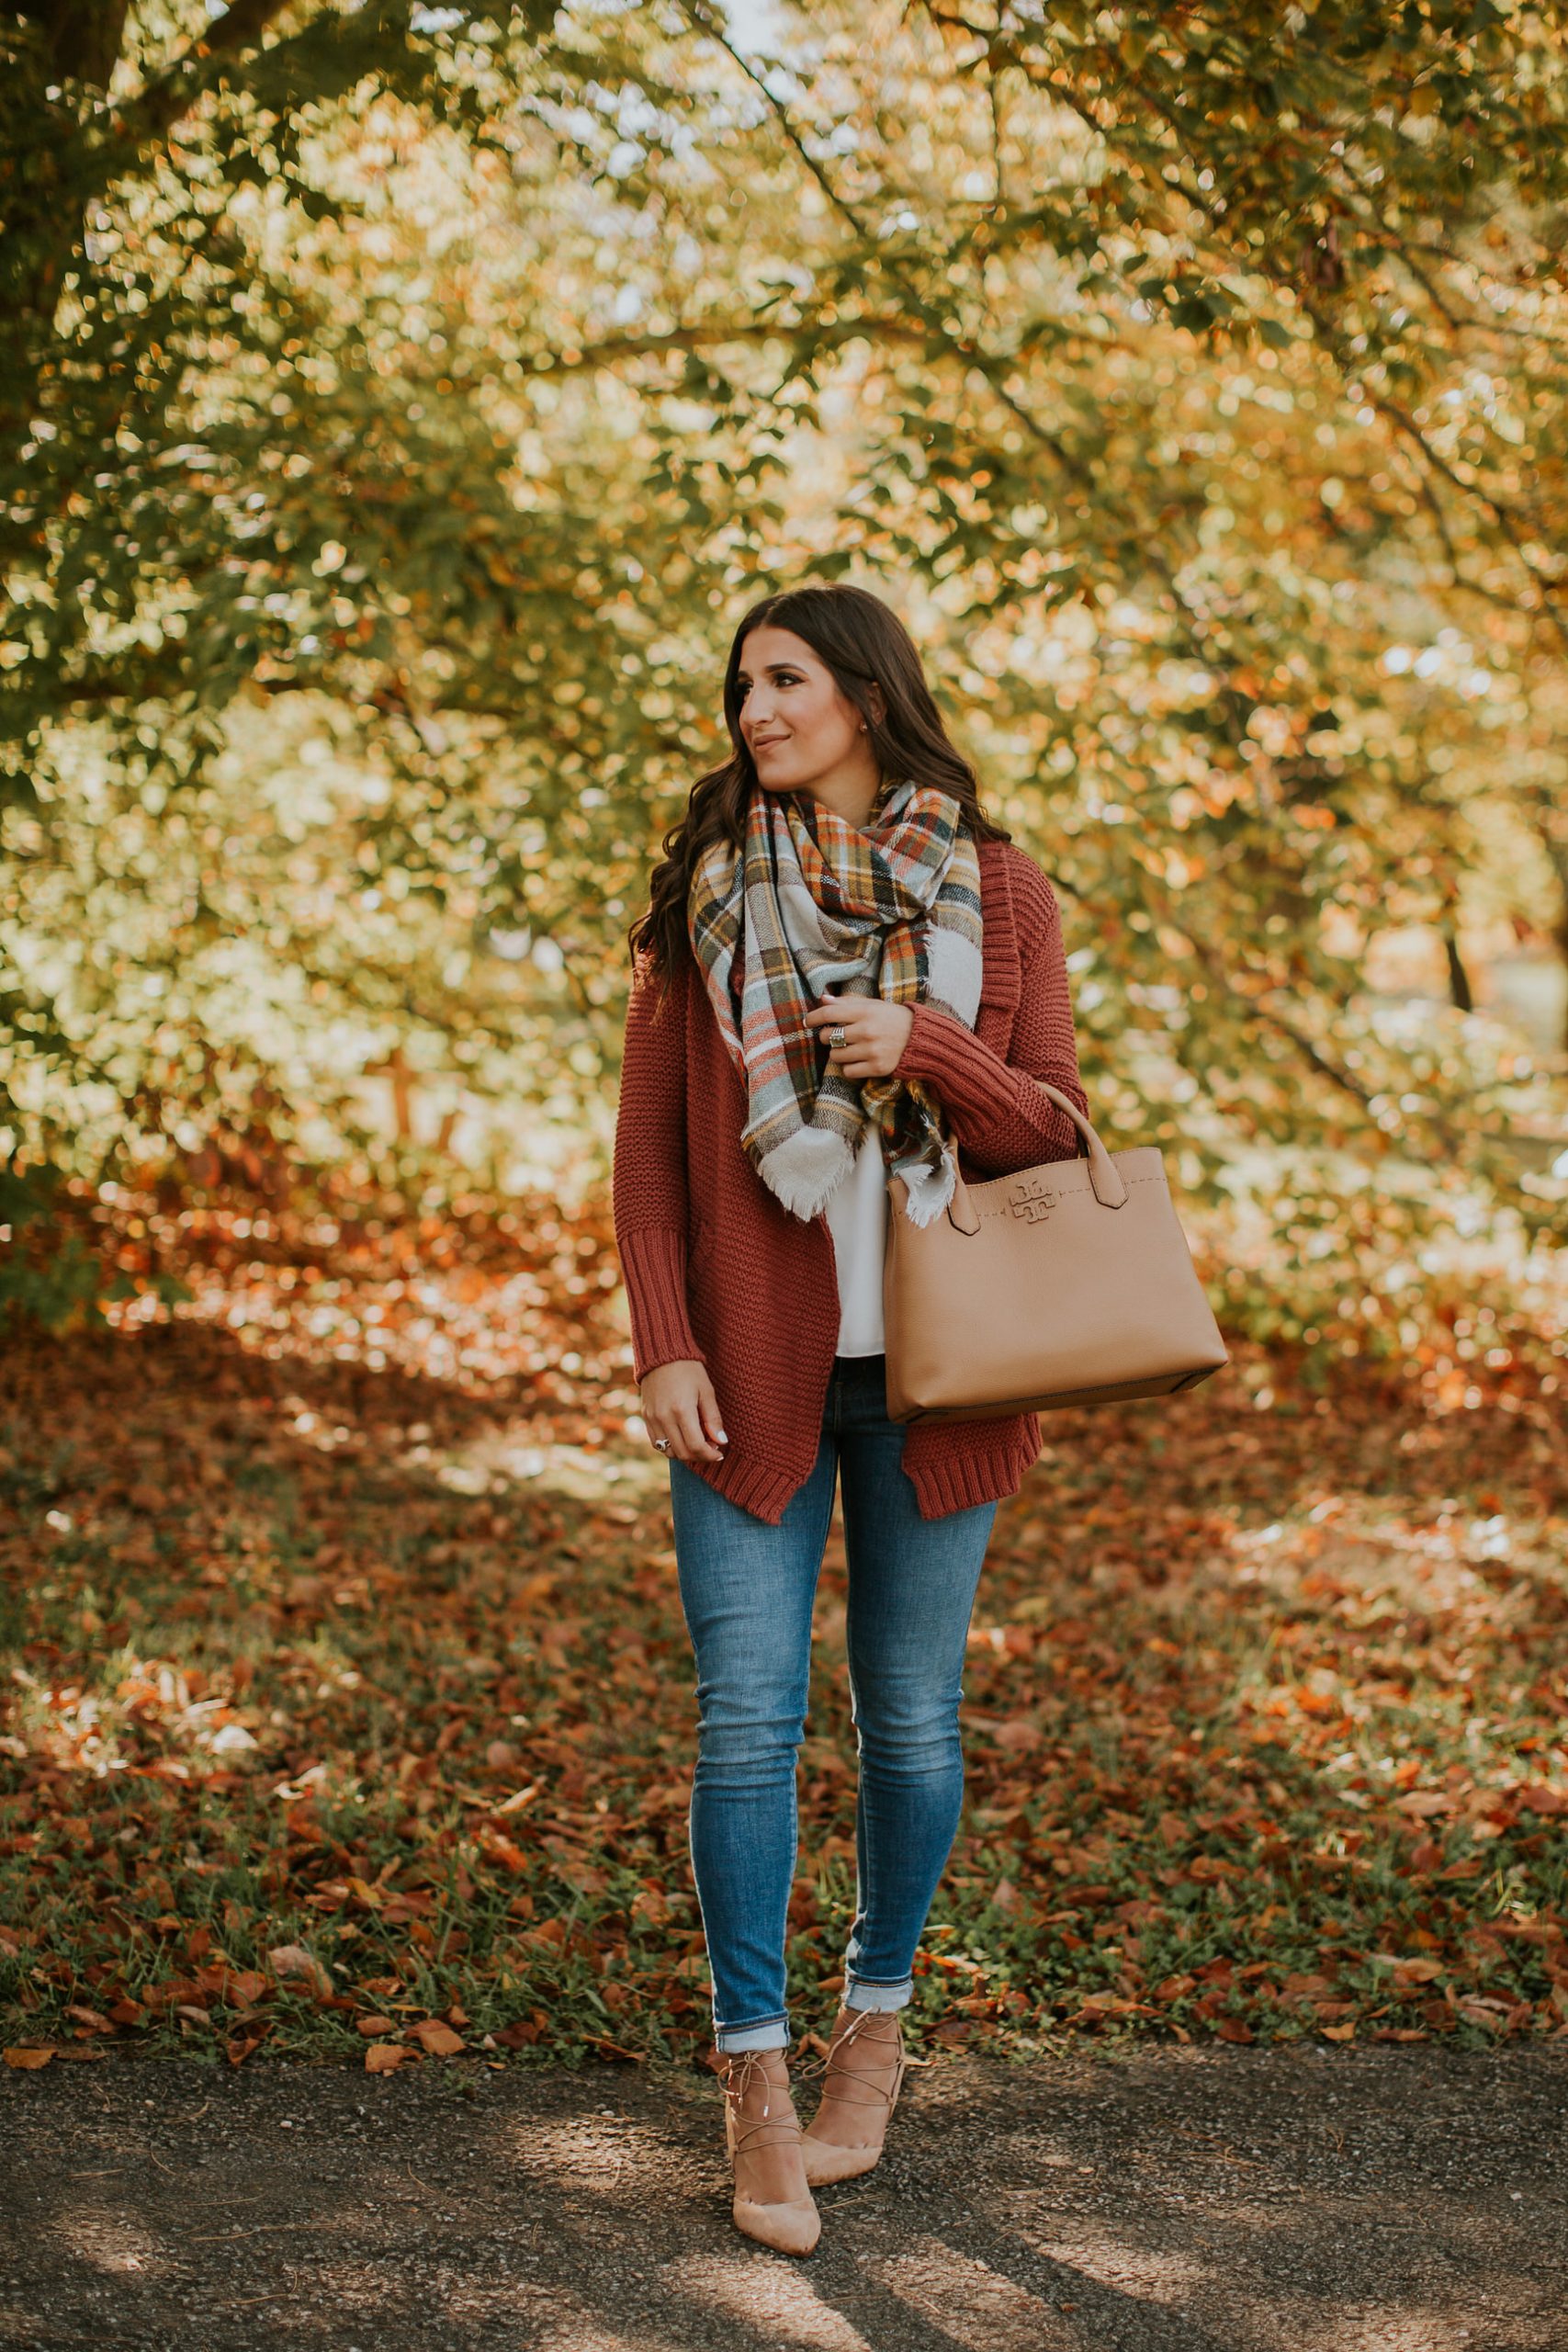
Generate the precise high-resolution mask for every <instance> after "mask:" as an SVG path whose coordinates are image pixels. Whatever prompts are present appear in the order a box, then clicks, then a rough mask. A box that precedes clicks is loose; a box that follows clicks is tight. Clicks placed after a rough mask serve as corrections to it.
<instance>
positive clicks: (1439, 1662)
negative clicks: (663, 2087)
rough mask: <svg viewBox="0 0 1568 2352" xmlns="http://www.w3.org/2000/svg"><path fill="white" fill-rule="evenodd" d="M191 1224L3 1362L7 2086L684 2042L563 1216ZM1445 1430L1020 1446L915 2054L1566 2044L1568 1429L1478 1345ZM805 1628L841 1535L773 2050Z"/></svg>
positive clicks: (672, 1597)
mask: <svg viewBox="0 0 1568 2352" xmlns="http://www.w3.org/2000/svg"><path fill="white" fill-rule="evenodd" d="M258 1223H259V1224H260V1226H261V1227H262V1228H263V1229H262V1230H261V1231H260V1232H258V1230H257V1226H258ZM240 1227H243V1230H239V1229H238V1228H240ZM175 1239H176V1240H177V1244H178V1250H179V1253H180V1261H181V1269H182V1272H183V1274H184V1276H185V1279H186V1281H187V1283H188V1284H189V1286H190V1288H191V1292H192V1297H191V1301H190V1304H189V1305H188V1306H186V1307H185V1308H183V1309H182V1310H181V1311H180V1312H179V1313H178V1314H177V1315H176V1317H175V1318H174V1319H173V1320H170V1319H168V1318H167V1317H163V1318H161V1319H156V1320H150V1321H148V1322H146V1323H141V1322H140V1321H138V1320H136V1319H135V1318H134V1317H133V1316H128V1317H126V1318H125V1319H124V1320H123V1323H122V1326H121V1328H118V1329H112V1330H110V1331H108V1332H107V1333H100V1334H96V1335H95V1334H91V1333H82V1334H77V1335H74V1336H73V1337H71V1338H69V1339H66V1340H43V1339H32V1340H24V1339H22V1338H20V1337H19V1336H17V1335H13V1338H12V1340H11V1342H10V1344H9V1345H8V1347H7V1351H6V1360H5V1364H4V1370H3V1372H0V1493H3V1495H4V1498H5V1501H6V1506H7V1517H8V1526H7V1529H6V1532H5V1533H4V1535H3V1536H0V1641H3V1645H4V1649H5V1660H4V1665H5V1670H6V1676H7V1679H8V1690H7V1713H6V1725H5V1731H4V1736H3V1737H0V1767H3V1770H4V1778H3V1781H0V2009H3V2010H4V2017H3V2018H0V2038H3V2040H4V2041H5V2042H6V2044H7V2045H9V2047H10V2049H11V2052H12V2053H13V2063H23V2064H30V2063H39V2053H40V2052H43V2051H46V2050H48V2051H52V2052H55V2053H56V2055H57V2056H58V2057H60V2058H62V2059H63V2058H65V2057H67V2056H96V2055H99V2054H101V2053H102V2052H105V2051H106V2050H107V2049H108V2048H109V2047H111V2046H113V2045H115V2044H116V2043H135V2044H140V2045H142V2046H151V2047H152V2048H155V2049H169V2048H175V2047H178V2048H180V2049H182V2050H185V2051H186V2052H192V2051H195V2052H204V2053H206V2052H209V2053H211V2054H212V2055H214V2056H219V2055H220V2054H226V2055H227V2056H228V2058H229V2059H231V2061H233V2062H235V2063H241V2062H244V2061H250V2062H253V2063H265V2062H267V2061H269V2060H271V2059H274V2058H284V2057H291V2058H297V2059H313V2060H321V2061H335V2062H346V2061H352V2062H353V2063H354V2064H366V2063H367V2053H368V2052H380V2053H382V2054H381V2055H379V2056H374V2057H371V2058H369V2060H368V2063H370V2064H375V2065H378V2066H381V2065H391V2064H400V2063H409V2064H412V2063H420V2062H422V2061H423V2059H424V2058H425V2057H426V2055H427V2054H428V2055H432V2056H434V2055H438V2054H440V2053H442V2052H450V2051H451V2049H452V2046H453V2045H454V2044H460V2045H461V2047H462V2048H463V2049H465V2050H468V2051H483V2052H485V2053H486V2054H487V2055H488V2056H489V2057H490V2058H491V2061H492V2062H493V2063H498V2064H499V2063H506V2062H508V2061H515V2062H516V2063H523V2064H537V2063H541V2062H545V2061H550V2062H561V2061H564V2062H567V2063H571V2064H577V2063H581V2062H583V2061H584V2060H587V2059H593V2058H607V2057H615V2056H617V2055H619V2056H626V2057H630V2058H633V2059H644V2058H646V2059H671V2058H675V2059H690V2058H691V2057H693V2056H694V2055H695V2054H696V2053H697V2052H700V2051H701V2050H702V2049H704V2048H705V2046H706V2040H707V1980H706V1969H705V1959H704V1955H703V1947H702V1937H701V1932H700V1922H699V1919H698V1915H697V1911H696V1905H695V1900H694V1893H693V1889H692V1883H691V1877H690V1871H689V1865H688V1862H687V1859H686V1848H685V1816H686V1804H687V1795H688V1790H689V1782H690V1768H691V1761H692V1749H693V1730H692V1724H693V1713H694V1698H693V1676H692V1668H691V1658H690V1652H689V1649H688V1646H687V1644H686V1638H685V1634H684V1631H683V1628H682V1623H681V1619H680V1613H679V1606H678V1600H677V1596H676V1588H675V1577H674V1559H673V1555H672V1553H671V1548H670V1544H671V1536H670V1526H669V1515H668V1510H667V1505H666V1500H665V1494H664V1486H663V1475H664V1474H663V1471H662V1465H661V1464H657V1463H656V1460H655V1458H654V1457H653V1456H651V1455H650V1453H649V1450H648V1448H647V1446H646V1443H645V1442H643V1441H642V1439H641V1437H640V1434H639V1432H638V1430H637V1429H636V1427H635V1426H634V1427H633V1429H632V1430H630V1431H628V1430H627V1429H626V1421H627V1417H628V1415H630V1414H633V1413H635V1409H636V1404H637V1397H636V1391H635V1389H634V1388H633V1387H632V1385H631V1384H630V1379H629V1374H628V1372H627V1369H626V1363H627V1359H626V1349H625V1340H624V1336H623V1331H622V1328H621V1326H620V1324H619V1321H618V1319H617V1317H618V1307H617V1302H616V1298H615V1261H614V1254H613V1250H612V1248H611V1244H610V1237H609V1234H608V1230H607V1227H606V1225H605V1222H604V1215H603V1212H602V1210H601V1211H599V1212H597V1213H589V1214H587V1215H585V1216H582V1217H581V1218H580V1219H577V1220H572V1219H570V1218H568V1217H566V1216H561V1215H558V1214H557V1215H550V1214H547V1213H544V1212H541V1214H540V1216H539V1218H538V1220H537V1222H536V1223H533V1224H529V1223H528V1222H527V1220H526V1219H525V1218H522V1217H514V1218H513V1222H512V1224H511V1226H510V1227H508V1226H507V1224H506V1222H505V1220H503V1219H498V1218H496V1217H494V1216H491V1215H490V1214H489V1213H486V1214H483V1215H476V1216H473V1217H471V1218H470V1219H468V1220H467V1221H466V1222H464V1221H458V1222H456V1223H452V1224H449V1225H446V1226H443V1227H438V1228H437V1229H436V1230H434V1232H432V1231H428V1230H426V1231H423V1232H415V1233H412V1234H411V1233H410V1232H409V1231H407V1230H405V1229H403V1228H401V1227H398V1226H396V1225H395V1224H390V1223H388V1222H386V1221H383V1222H382V1223H381V1224H379V1225H371V1224H366V1225H363V1226H354V1225H351V1224H348V1223H344V1224H343V1225H339V1226H333V1227H311V1228H309V1229H304V1228H300V1229H291V1228H290V1227H288V1223H287V1220H285V1219H282V1218H276V1219H274V1220H271V1221H268V1220H265V1219H263V1220H255V1219H252V1218H242V1217H240V1216H237V1215H230V1216H217V1215H213V1216H209V1217H208V1218H206V1219H196V1220H192V1219H188V1218H187V1219H185V1220H181V1221H178V1232H177V1235H176V1236H175ZM171 1246H173V1245H172V1244H171ZM1493 1352H1494V1353H1496V1354H1499V1355H1502V1354H1505V1353H1506V1351H1503V1350H1495V1351H1493ZM1549 1381H1550V1375H1548V1382H1549ZM1465 1394H1466V1396H1467V1397H1468V1398H1469V1399H1471V1401H1469V1402H1466V1403H1457V1404H1456V1403H1455V1402H1453V1401H1452V1398H1453V1391H1452V1388H1451V1385H1445V1384H1444V1383H1442V1382H1441V1381H1424V1380H1422V1379H1421V1378H1419V1377H1413V1376H1411V1375H1410V1374H1408V1373H1406V1372H1404V1370H1401V1371H1399V1372H1397V1373H1396V1372H1393V1371H1391V1370H1389V1369H1387V1368H1383V1369H1381V1370H1380V1369H1378V1368H1376V1367H1372V1366H1370V1365H1367V1364H1364V1363H1354V1362H1351V1363H1346V1364H1345V1365H1344V1366H1342V1367H1341V1368H1339V1369H1337V1370H1336V1371H1335V1372H1334V1373H1333V1374H1331V1375H1330V1377H1329V1379H1328V1380H1327V1382H1326V1385H1314V1384H1313V1383H1309V1381H1308V1380H1307V1379H1306V1378H1305V1377H1303V1364H1302V1363H1301V1362H1300V1361H1299V1360H1297V1359H1292V1357H1291V1355H1290V1354H1289V1353H1288V1352H1285V1351H1280V1352H1275V1353H1273V1354H1271V1355H1270V1356H1269V1358H1268V1359H1267V1360H1266V1359H1265V1358H1264V1357H1263V1356H1262V1355H1261V1354H1259V1353H1258V1352H1256V1351H1239V1352H1238V1354H1237V1357H1236V1360H1235V1363H1234V1364H1233V1366H1232V1367H1231V1369H1230V1370H1229V1371H1228V1372H1227V1373H1226V1374H1223V1375H1221V1377H1220V1378H1218V1379H1216V1380H1215V1381H1213V1382H1212V1383H1210V1384H1208V1385H1206V1386H1205V1387H1203V1388H1201V1389H1200V1390H1198V1391H1196V1392H1194V1393H1193V1394H1192V1395H1191V1396H1190V1397H1183V1398H1180V1399H1178V1400H1173V1401H1171V1402H1170V1403H1168V1404H1160V1405H1150V1406H1144V1407H1139V1408H1130V1409H1126V1410H1123V1411H1120V1412H1117V1413H1110V1412H1100V1413H1098V1414H1097V1413H1090V1412H1083V1413H1074V1414H1061V1415H1056V1416H1052V1417H1048V1418H1047V1419H1046V1420H1045V1423H1044V1430H1045V1435H1046V1439H1047V1450H1046V1452H1045V1453H1044V1455H1043V1458H1042V1460H1041V1461H1040V1463H1039V1464H1037V1465H1036V1466H1035V1468H1034V1469H1033V1471H1032V1473H1031V1475H1030V1476H1029V1478H1028V1480H1027V1481H1026V1483H1025V1486H1024V1488H1023V1491H1022V1493H1021V1495H1020V1496H1019V1497H1018V1498H1015V1499H1013V1500H1011V1501H1010V1502H1007V1503H1004V1505H1003V1506H1002V1509H1001V1510H1000V1512H999V1514H998V1522H997V1531H996V1534H995V1537H994V1539H993V1544H992V1549H991V1554H990V1556H989V1560H988V1564H987V1571H986V1575H985V1577H984V1579H983V1582H982V1588H981V1597H980V1601H979V1605H978V1607H977V1610H976V1623H975V1627H974V1631H973V1636H972V1642H971V1648H970V1662H969V1667H968V1669H967V1673H966V1678H965V1682H966V1701H965V1725H966V1733H965V1736H966V1748H967V1755H968V1776H969V1777H968V1796H967V1804H966V1811H965V1818H964V1826H963V1827H962V1829H961V1831H960V1836H959V1840H958V1843H957V1845H956V1847H955V1849H954V1852H953V1860H952V1864H951V1867H950V1870H949V1873H948V1876H947V1879H946V1881H945V1883H944V1885H943V1888H942V1893H941V1894H940V1895H939V1898H938V1901H937V1904H936V1906H935V1909H934V1911H933V1914H932V1917H931V1925H930V1928H929V1930H928V1934H927V1937H926V1939H925V1948H924V1951H923V1952H922V1956H921V1964H920V1969H919V1976H918V1981H917V1997H916V2002H915V2005H914V2010H913V2015H912V2022H913V2024H914V2025H915V2027H916V2030H917V2032H918V2034H919V2036H920V2037H921V2038H922V2039H923V2040H924V2041H926V2042H927V2044H928V2046H930V2047H932V2048H936V2049H941V2048H944V2047H951V2048H962V2047H964V2046H965V2045H966V2044H971V2043H974V2044H980V2045H983V2046H984V2047H986V2048H987V2049H989V2050H994V2051H999V2052H1011V2053H1020V2054H1022V2053H1028V2052H1033V2051H1037V2050H1040V2049H1042V2048H1046V2047H1051V2046H1055V2045H1057V2044H1059V2043H1060V2042H1061V2041H1063V2040H1064V2039H1066V2038H1070V2037H1074V2036H1081V2035H1092V2036H1094V2037H1096V2038H1097V2039H1100V2040H1107V2041H1119V2040H1126V2039H1128V2038H1136V2037H1139V2036H1144V2035H1154V2036H1156V2037H1159V2038H1167V2039H1168V2038H1170V2037H1179V2038H1182V2039H1191V2040H1203V2039H1209V2038H1220V2039H1224V2040H1231V2041H1272V2040H1293V2039H1299V2038H1301V2037H1303V2036H1327V2037H1329V2038H1331V2039H1334V2040H1338V2041H1353V2040H1360V2039H1366V2038H1372V2039H1387V2038H1390V2037H1393V2038H1394V2039H1397V2040H1402V2041H1423V2040H1427V2039H1430V2038H1435V2037H1439V2036H1440V2037H1444V2038H1450V2039H1453V2040H1457V2041H1461V2042H1462V2041H1473V2042H1484V2043H1490V2042H1493V2041H1499V2040H1506V2039H1514V2038H1539V2037H1541V2036H1559V2035H1561V2034H1562V2032H1563V2031H1564V2030H1565V2028H1568V1888H1565V1868H1568V1838H1565V1836H1564V1820H1565V1817H1568V1729H1565V1717H1568V1691H1565V1689H1564V1684H1563V1679H1562V1664H1561V1661H1562V1640H1563V1627H1564V1620H1565V1618H1568V1570H1565V1565H1564V1564H1565V1559H1568V1543H1565V1541H1564V1537H1565V1533H1568V1458H1565V1456H1568V1447H1565V1443H1564V1434H1563V1422H1562V1410H1561V1398H1560V1397H1558V1396H1557V1395H1556V1393H1555V1392H1554V1390H1553V1389H1552V1388H1551V1386H1550V1385H1548V1384H1547V1383H1543V1381H1542V1379H1541V1376H1540V1374H1539V1372H1538V1371H1535V1370H1528V1369H1526V1368H1525V1367H1523V1366H1522V1365H1520V1364H1519V1363H1517V1362H1515V1363H1504V1364H1499V1365H1496V1366H1493V1367H1491V1368H1490V1369H1480V1370H1477V1371H1476V1372H1475V1374H1474V1376H1473V1378H1472V1380H1471V1382H1470V1383H1469V1385H1468V1386H1467V1388H1466V1391H1465ZM1445 1399H1447V1400H1448V1401H1446V1402H1445V1401H1444V1400H1445ZM843 1598H844V1575H843V1554H842V1545H841V1540H840V1530H839V1528H838V1526H837V1525H835V1528H834V1531H833V1534H832V1536H831V1538H830V1541H829V1554H828V1558H827V1561H826V1563H825V1566H824V1571H823V1577H822V1583H821V1588H820V1592H819V1597H818V1626H817V1651H816V1672H815V1686H814V1690H815V1695H814V1702H813V1711H812V1716H811V1720H810V1723H809V1724H808V1727H807V1742H806V1746H805V1748H804V1751H803V1757H802V1769H801V1775H800V1787H801V1806H802V1827H801V1860H802V1870H801V1875H800V1877H799V1880H798V1883H797V1884H796V1887H795V1899H794V1903H793V1905H792V1915H791V1941H790V1946H789V1962H790V1975H791V1984H792V1991H793V1995H794V1996H795V2002H796V2024H797V2030H811V2029H819V2028H822V2027H824V2026H825V2025H826V2023H827V2021H828V2019H829V2017H830V2014H831V2009H832V1995H833V1989H834V1979H835V1977H836V1975H837V1973H838V1970H839V1968H840V1964H841V1952H842V1945H843V1939H844V1935H845V1931H846V1928H847V1925H848V1920H849V1916H850V1912H851V1909H852V1899H853V1892H854V1888H853V1848H852V1826H853V1795H854V1770H853V1747H852V1730H851V1725H850V1720H849V1702H848V1687H847V1670H846V1667H845V1661H844V1654H843V1639H842V1628H843ZM28 2052H30V2053H32V2054H31V2056H30V2057H29V2056H28V2055H27V2054H26V2053H28ZM398 2052H405V2053H407V2054H406V2058H404V2059H400V2058H399V2057H398V2055H397V2053H398ZM17 2053H23V2054H22V2055H21V2056H20V2057H19V2058H18V2057H17Z"/></svg>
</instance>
